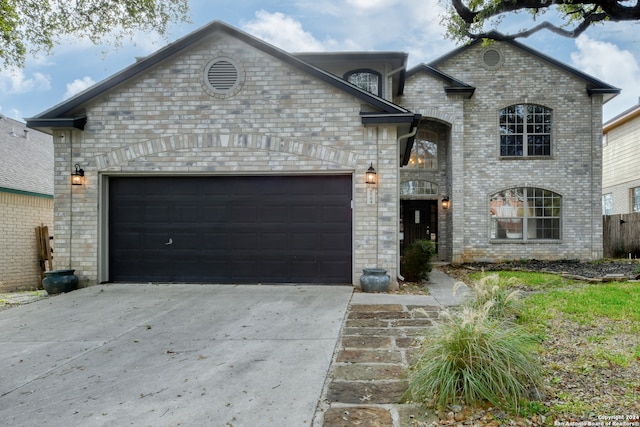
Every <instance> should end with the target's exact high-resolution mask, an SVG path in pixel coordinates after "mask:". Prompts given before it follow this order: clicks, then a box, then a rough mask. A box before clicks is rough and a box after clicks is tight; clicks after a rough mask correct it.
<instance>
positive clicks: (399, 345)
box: [314, 270, 466, 427]
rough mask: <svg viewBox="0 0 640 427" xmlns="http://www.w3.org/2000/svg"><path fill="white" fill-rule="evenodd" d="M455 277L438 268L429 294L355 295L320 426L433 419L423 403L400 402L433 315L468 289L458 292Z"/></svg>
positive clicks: (399, 424) (402, 426) (401, 424)
mask: <svg viewBox="0 0 640 427" xmlns="http://www.w3.org/2000/svg"><path fill="white" fill-rule="evenodd" d="M454 283H455V280H454V279H452V278H451V277H449V276H446V275H445V274H444V273H442V272H440V271H439V270H438V271H436V270H434V272H433V273H432V275H431V283H430V284H429V286H428V287H429V292H430V295H428V296H414V295H388V294H363V293H355V294H354V295H353V298H352V300H351V304H350V306H349V310H348V312H347V317H346V319H345V323H344V325H343V329H342V336H341V340H340V342H339V343H338V347H337V349H336V353H335V355H334V360H333V363H332V365H331V369H330V372H329V375H328V377H327V382H326V384H325V391H324V394H323V401H322V402H321V404H320V405H319V410H318V412H317V413H316V417H315V419H314V427H351V426H366V427H378V426H379V427H414V426H421V425H427V424H426V422H427V421H429V420H433V418H431V417H430V414H425V413H424V409H423V408H421V407H419V406H417V405H409V404H400V403H399V402H400V401H401V399H402V396H403V394H404V392H405V391H406V388H407V381H406V372H407V368H408V367H409V365H410V363H411V361H412V359H413V357H415V355H416V353H417V350H418V346H419V344H420V341H421V338H422V337H425V336H426V335H427V334H428V333H429V327H430V326H432V324H433V323H432V320H433V319H434V318H436V317H437V316H438V314H439V312H440V311H441V310H442V309H443V308H444V307H446V306H452V305H458V304H460V302H461V301H462V298H463V297H464V296H463V295H464V294H465V293H466V288H463V289H462V290H461V292H460V293H459V295H458V296H454V295H453V286H454ZM418 308H420V309H421V310H417V309H418Z"/></svg>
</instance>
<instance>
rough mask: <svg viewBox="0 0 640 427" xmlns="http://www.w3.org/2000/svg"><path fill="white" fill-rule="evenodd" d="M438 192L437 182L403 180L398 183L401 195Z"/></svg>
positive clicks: (420, 194) (421, 194)
mask: <svg viewBox="0 0 640 427" xmlns="http://www.w3.org/2000/svg"><path fill="white" fill-rule="evenodd" d="M435 194H438V184H435V183H433V182H429V181H421V180H416V181H405V182H403V183H401V184H400V195H402V196H424V195H429V196H432V195H435Z"/></svg>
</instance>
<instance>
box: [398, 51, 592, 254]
mask: <svg viewBox="0 0 640 427" xmlns="http://www.w3.org/2000/svg"><path fill="white" fill-rule="evenodd" d="M492 49H497V50H499V51H500V52H501V54H502V57H503V63H502V64H501V65H500V66H499V67H495V68H493V69H487V67H486V66H485V65H484V64H483V62H482V55H483V53H484V51H485V49H484V48H483V47H482V46H481V45H479V44H477V45H475V46H472V47H470V48H469V49H466V50H463V51H461V52H460V53H459V54H457V55H455V56H453V57H451V58H449V59H447V60H445V61H443V62H442V63H439V64H438V68H439V69H440V70H441V71H443V72H444V73H446V74H448V75H452V76H455V77H456V78H457V79H459V80H462V81H464V82H465V83H467V84H470V85H472V86H474V87H475V88H476V91H475V93H474V94H473V96H472V97H471V98H469V99H464V100H461V99H460V97H459V96H450V97H449V98H447V97H446V95H444V93H443V91H442V82H441V81H438V80H437V79H434V78H428V77H427V76H425V75H420V74H418V75H416V76H415V77H412V78H410V79H408V81H407V84H406V87H405V94H406V95H405V96H404V97H402V99H401V100H400V101H401V102H402V105H403V106H405V107H407V108H409V109H411V110H412V111H416V112H420V113H422V115H423V121H424V120H425V119H427V118H433V119H435V120H439V121H444V122H446V123H448V124H449V125H450V126H451V141H450V150H451V156H450V157H449V163H448V164H447V170H448V171H449V173H450V182H451V183H452V184H451V188H450V189H449V191H450V195H451V196H450V197H451V202H452V207H451V212H450V215H451V224H450V226H451V229H452V230H453V235H452V236H451V239H452V261H454V262H467V261H499V260H504V259H520V258H523V259H527V258H528V259H576V258H578V259H597V258H600V257H602V226H601V211H600V197H599V194H600V186H601V181H600V178H599V177H600V174H601V172H600V171H601V168H602V166H601V164H602V163H601V158H602V153H601V137H600V135H599V133H600V129H601V128H600V126H599V123H601V122H602V116H601V111H602V97H601V96H589V94H588V93H587V90H586V88H585V82H584V81H583V80H582V79H580V78H578V77H576V76H575V75H573V74H570V73H567V71H566V70H563V69H560V68H558V67H557V66H553V65H552V64H549V63H548V62H545V61H544V60H541V58H539V57H536V56H532V55H530V54H528V53H527V52H523V51H522V50H520V49H517V48H515V47H514V46H512V45H510V44H508V43H495V44H494V45H492ZM522 103H534V104H540V105H543V106H546V107H548V108H551V109H552V111H553V129H552V155H551V156H550V158H545V159H540V158H536V159H515V160H514V159H502V158H500V156H499V126H498V113H499V110H500V109H503V108H505V107H507V106H509V105H513V104H522ZM433 105H436V106H435V107H434V106H433ZM403 173H404V172H403ZM519 186H525V187H536V188H542V189H546V190H550V191H553V192H555V193H558V194H560V195H561V196H562V200H563V203H562V208H563V212H562V219H561V221H562V225H561V239H560V240H559V241H541V242H531V241H530V242H528V243H524V242H514V243H512V242H505V241H501V242H491V241H490V238H489V234H490V216H489V196H490V195H491V194H494V193H496V192H497V191H500V190H503V189H507V188H511V187H519Z"/></svg>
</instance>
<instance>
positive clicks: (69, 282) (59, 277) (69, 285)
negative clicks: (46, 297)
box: [42, 270, 78, 295]
mask: <svg viewBox="0 0 640 427" xmlns="http://www.w3.org/2000/svg"><path fill="white" fill-rule="evenodd" d="M74 272H75V270H52V271H45V273H44V276H45V277H44V279H42V287H43V288H44V290H45V291H47V293H48V294H50V295H54V294H60V293H63V292H71V291H73V290H76V289H77V288H78V277H77V276H76V275H75V274H73V273H74Z"/></svg>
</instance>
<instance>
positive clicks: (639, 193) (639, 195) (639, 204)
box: [631, 187, 640, 212]
mask: <svg viewBox="0 0 640 427" xmlns="http://www.w3.org/2000/svg"><path fill="white" fill-rule="evenodd" d="M631 212H640V187H635V188H632V189H631Z"/></svg>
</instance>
